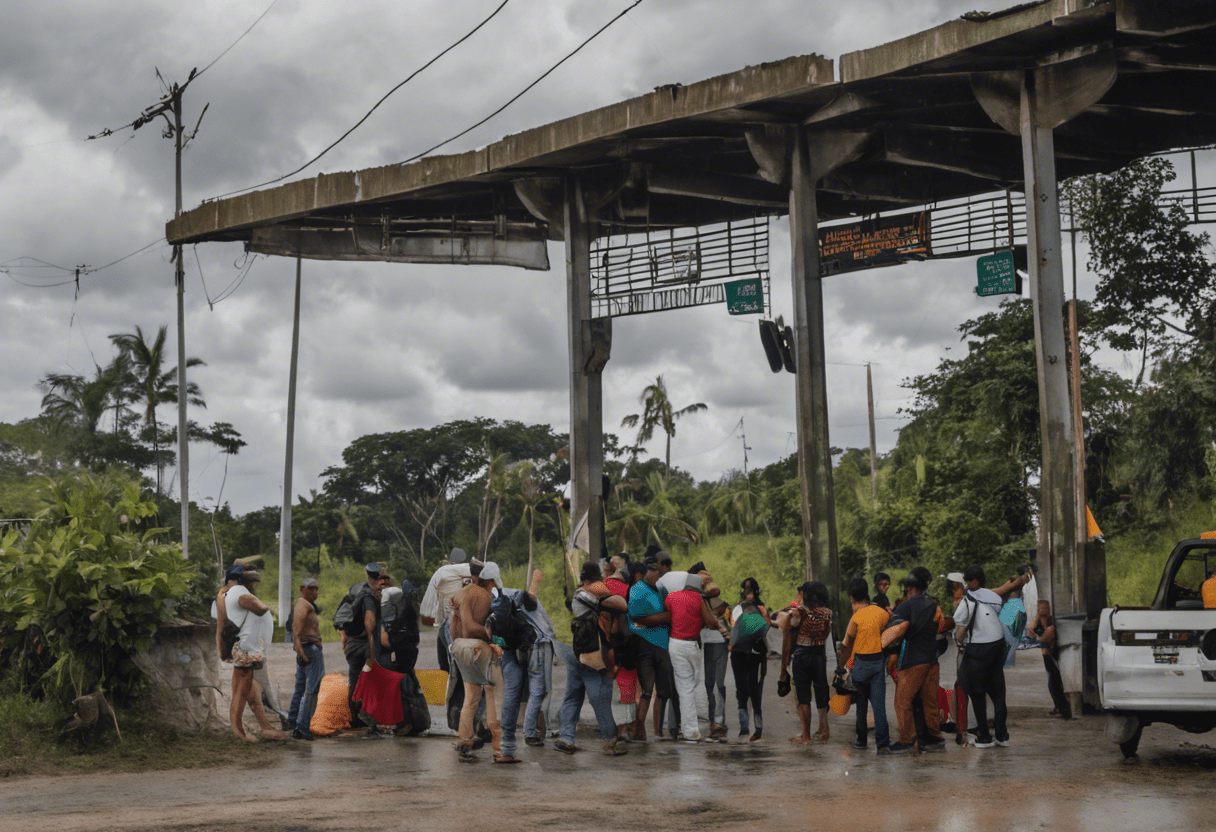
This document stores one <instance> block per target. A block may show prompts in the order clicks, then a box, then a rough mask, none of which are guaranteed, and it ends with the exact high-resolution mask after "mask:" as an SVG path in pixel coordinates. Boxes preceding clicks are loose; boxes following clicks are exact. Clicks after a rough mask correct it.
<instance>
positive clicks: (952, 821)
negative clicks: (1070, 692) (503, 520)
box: [0, 642, 1216, 832]
mask: <svg viewBox="0 0 1216 832" xmlns="http://www.w3.org/2000/svg"><path fill="white" fill-rule="evenodd" d="M278 652H279V651H278V650H277V649H276V655H275V656H274V657H273V659H272V661H276V662H277V665H278V666H277V667H276V666H275V665H274V664H272V671H274V673H275V678H276V679H279V680H284V679H286V680H288V681H289V680H290V669H291V665H290V655H289V653H288V651H287V649H286V648H283V650H282V656H279V655H277V654H278ZM331 652H332V659H331V656H330V654H331ZM326 653H327V655H326V659H327V666H328V667H329V668H330V670H334V669H339V668H340V667H341V665H340V664H338V662H339V661H340V654H339V653H338V652H337V650H336V647H331V648H329V649H327V651H326ZM428 654H429V657H428ZM428 658H429V661H428ZM947 664H952V662H947V663H944V664H943V677H944V681H946V680H949V679H951V678H952V677H953V672H952V671H953V668H952V667H947V666H946V665H947ZM419 665H420V666H421V667H434V666H435V656H434V648H433V642H432V645H431V646H429V648H428V646H427V645H426V644H425V643H424V646H423V658H422V660H420V662H419ZM777 670H778V667H777V662H776V660H773V661H772V662H771V664H770V672H769V677H768V680H767V682H766V690H765V716H766V725H765V733H766V737H767V740H766V741H765V742H764V743H758V744H753V743H747V742H740V741H739V740H738V738H735V737H733V736H732V740H731V742H730V743H728V744H713V745H710V744H702V745H687V744H674V743H671V742H655V741H653V739H652V741H651V742H649V743H644V744H643V743H634V744H631V745H630V746H629V747H628V748H629V753H628V755H626V756H623V757H617V758H608V757H604V756H603V755H601V754H600V753H599V747H600V743H599V742H598V740H597V739H596V738H595V737H593V736H592V733H591V730H590V724H589V723H586V722H585V723H584V724H583V725H581V726H580V729H579V744H580V745H581V746H582V747H583V749H584V750H582V751H580V752H579V753H577V754H575V755H573V756H566V755H563V754H559V753H557V752H556V751H554V750H553V748H552V741H548V743H549V744H548V745H547V746H546V747H545V748H531V747H528V746H525V745H523V744H522V738H521V744H520V747H519V750H518V752H517V755H518V756H519V757H521V758H522V759H523V761H524V762H523V763H521V764H519V765H514V766H498V765H493V764H492V763H491V762H490V755H489V753H488V751H489V750H488V749H486V750H484V751H481V752H479V753H480V754H481V757H482V759H481V761H480V762H479V763H477V764H476V765H464V764H458V763H457V762H456V754H455V752H454V751H453V748H452V741H451V739H450V738H445V737H430V738H419V739H380V740H362V739H359V738H356V737H342V738H335V739H328V740H318V741H317V742H314V743H302V742H293V743H290V744H288V745H287V746H286V747H284V748H283V752H282V757H281V759H279V760H278V761H277V762H275V763H274V764H273V765H271V766H269V767H267V768H264V769H257V770H253V769H200V770H174V771H160V772H152V773H143V774H115V775H106V774H89V775H82V776H64V777H20V778H17V777H14V778H9V779H8V780H6V781H4V782H2V783H0V807H2V808H0V830H8V829H13V830H28V831H29V832H36V831H37V830H57V831H58V830H65V831H66V830H100V829H106V830H109V829H115V830H117V829H123V830H125V829H157V830H179V831H185V830H205V829H233V830H236V829H241V830H248V832H259V831H260V830H284V831H286V830H316V829H368V828H374V829H407V830H415V829H426V830H448V829H453V830H454V829H460V830H468V829H471V828H477V827H478V826H481V825H485V826H491V827H494V828H508V829H509V828H552V829H572V830H573V829H612V830H646V831H647V832H654V831H655V830H666V829H706V828H717V827H723V828H730V829H738V828H741V827H749V828H760V827H767V826H769V825H771V824H773V823H781V824H798V825H800V826H802V825H815V826H818V825H821V824H831V825H839V826H840V827H846V828H852V827H856V826H857V825H858V823H859V822H861V821H863V819H864V822H863V825H864V826H866V827H870V826H878V827H881V828H891V829H899V830H920V829H925V830H960V832H962V830H967V832H972V830H977V829H979V830H985V832H995V831H996V830H1044V829H1049V830H1067V831H1068V832H1071V830H1102V832H1109V830H1112V829H1113V830H1123V829H1163V830H1164V829H1194V830H1200V829H1211V828H1213V826H1214V825H1216V824H1213V822H1212V820H1211V815H1212V798H1211V794H1212V788H1213V786H1214V785H1216V750H1213V749H1212V748H1210V747H1208V746H1207V745H1205V744H1204V743H1206V742H1213V743H1216V736H1211V735H1208V736H1198V737H1192V736H1191V735H1188V734H1185V733H1182V732H1180V731H1177V730H1176V729H1174V728H1171V727H1169V726H1153V727H1151V728H1149V729H1148V730H1147V731H1146V732H1145V736H1144V740H1143V742H1142V744H1141V749H1140V757H1141V760H1140V761H1139V762H1138V763H1135V764H1130V765H1129V764H1125V763H1124V762H1123V761H1122V758H1121V755H1120V753H1119V750H1118V747H1117V746H1115V745H1114V744H1113V743H1112V742H1110V741H1109V740H1107V739H1106V737H1105V735H1104V733H1103V720H1102V718H1100V717H1089V718H1085V719H1081V720H1074V721H1072V722H1069V723H1064V722H1063V721H1061V720H1059V719H1056V718H1049V717H1048V716H1047V715H1046V714H1047V711H1048V710H1049V708H1050V701H1049V698H1048V696H1047V692H1046V683H1045V678H1044V674H1043V670H1042V663H1041V661H1040V660H1039V657H1038V654H1037V652H1023V653H1021V654H1019V656H1018V666H1017V667H1016V668H1014V669H1012V670H1010V671H1009V672H1008V678H1009V687H1010V694H1011V695H1010V703H1011V719H1010V731H1011V734H1012V744H1011V747H1009V748H994V749H985V750H981V749H976V748H960V747H958V746H956V745H955V744H954V743H953V742H950V743H949V744H948V747H947V749H946V750H945V751H940V752H933V753H927V754H923V755H921V756H919V757H913V756H910V755H898V756H890V757H879V756H877V755H876V754H875V753H874V751H873V748H872V747H871V748H870V749H869V750H868V751H858V750H855V749H853V748H851V747H850V746H849V743H850V742H851V741H852V740H853V733H852V730H851V728H852V715H851V714H850V716H848V717H843V718H841V717H833V718H832V734H833V735H832V739H831V741H830V742H829V743H827V744H823V745H815V746H810V747H803V746H795V745H792V744H791V743H789V742H788V737H790V736H791V735H792V734H794V733H796V724H797V719H796V717H795V716H794V713H793V703H792V702H790V701H788V700H789V698H787V699H779V698H778V697H777V695H776V690H775V688H776V677H777ZM563 675H564V674H562V673H561V672H560V669H558V670H556V671H555V683H556V687H557V689H558V692H559V694H560V692H561V690H562V689H563V687H564V680H563V679H562V676H563ZM727 685H728V697H729V703H730V705H731V706H732V707H730V708H729V709H728V711H727V721H728V724H729V725H730V726H732V728H734V729H735V730H737V718H736V716H735V711H734V708H733V690H732V685H731V682H730V680H729V679H728V682H727ZM285 688H286V689H285V690H282V692H283V693H286V694H288V695H287V696H284V697H283V698H284V704H286V701H287V700H289V699H290V695H289V694H290V687H287V686H286V685H285ZM888 698H890V697H888ZM436 714H437V711H436ZM590 716H591V715H590V713H589V711H588V712H586V713H585V714H584V717H585V718H586V719H588V720H589V719H590ZM733 733H734V731H732V735H733ZM1205 818H1206V820H1205Z"/></svg>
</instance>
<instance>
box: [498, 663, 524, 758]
mask: <svg viewBox="0 0 1216 832" xmlns="http://www.w3.org/2000/svg"><path fill="white" fill-rule="evenodd" d="M526 680H527V673H526V672H525V671H524V668H523V667H521V666H520V664H519V659H518V658H517V657H516V655H515V651H514V650H504V651H503V652H502V684H503V690H502V717H501V721H502V753H503V756H505V757H512V756H514V755H515V726H516V724H517V723H518V722H519V699H520V696H521V694H523V691H524V682H525V681H526Z"/></svg>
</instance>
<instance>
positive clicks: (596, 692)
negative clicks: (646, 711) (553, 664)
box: [561, 650, 616, 745]
mask: <svg viewBox="0 0 1216 832" xmlns="http://www.w3.org/2000/svg"><path fill="white" fill-rule="evenodd" d="M571 659H573V661H571ZM584 696H585V697H586V698H587V699H590V700H591V708H592V710H594V711H595V721H596V722H597V723H598V724H599V727H600V736H601V737H603V738H604V741H605V742H606V741H608V740H611V739H614V738H615V737H616V721H615V720H614V719H613V718H612V679H610V678H609V677H608V672H607V671H605V670H592V669H591V668H589V667H587V666H585V665H583V664H581V663H580V662H579V660H578V657H577V656H575V655H574V651H573V650H571V651H570V655H569V657H568V658H567V659H566V697H565V698H564V699H563V700H562V710H561V721H562V742H567V743H570V744H571V745H573V744H574V729H575V728H577V727H578V715H579V712H580V711H582V709H583V698H584Z"/></svg>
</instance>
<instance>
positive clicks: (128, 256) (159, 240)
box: [85, 237, 165, 274]
mask: <svg viewBox="0 0 1216 832" xmlns="http://www.w3.org/2000/svg"><path fill="white" fill-rule="evenodd" d="M164 241H165V238H164V237H157V238H156V239H155V240H153V241H152V242H150V243H148V244H147V245H146V246H143V247H142V248H137V249H136V250H135V251H133V252H131V253H130V254H124V255H123V256H122V257H119V258H118V259H117V260H114V261H112V262H110V263H106V264H105V265H104V266H98V267H97V268H95V269H89V270H88V271H86V272H85V274H92V273H93V272H99V271H101V270H102V269H108V268H110V266H117V265H118V264H119V263H121V262H123V261H124V260H130V259H131V258H132V257H134V256H135V255H137V254H142V253H143V252H145V251H147V250H148V249H150V248H152V246H154V245H156V244H157V243H163V242H164Z"/></svg>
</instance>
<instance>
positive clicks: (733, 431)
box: [634, 3, 743, 462]
mask: <svg viewBox="0 0 1216 832" xmlns="http://www.w3.org/2000/svg"><path fill="white" fill-rule="evenodd" d="M634 5H637V4H636V3H635V4H634ZM742 424H743V419H742V418H740V419H739V421H738V422H735V426H734V427H733V428H731V429H730V433H728V434H726V438H725V439H723V440H722V441H721V442H719V443H718V444H717V445H714V446H713V447H712V448H706V449H705V450H703V451H697V452H696V453H695V454H685V455H684V456H681V457H678V458H676V459H673V460H672V462H680V461H681V460H685V459H692V458H693V457H695V456H702V455H704V454H707V453H709V452H710V451H716V450H718V448H721V447H722V446H723V445H725V444H726V443H727V442H729V441H730V440H732V439H734V438H735V434H736V433H738V432H739V428H740V426H742Z"/></svg>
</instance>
